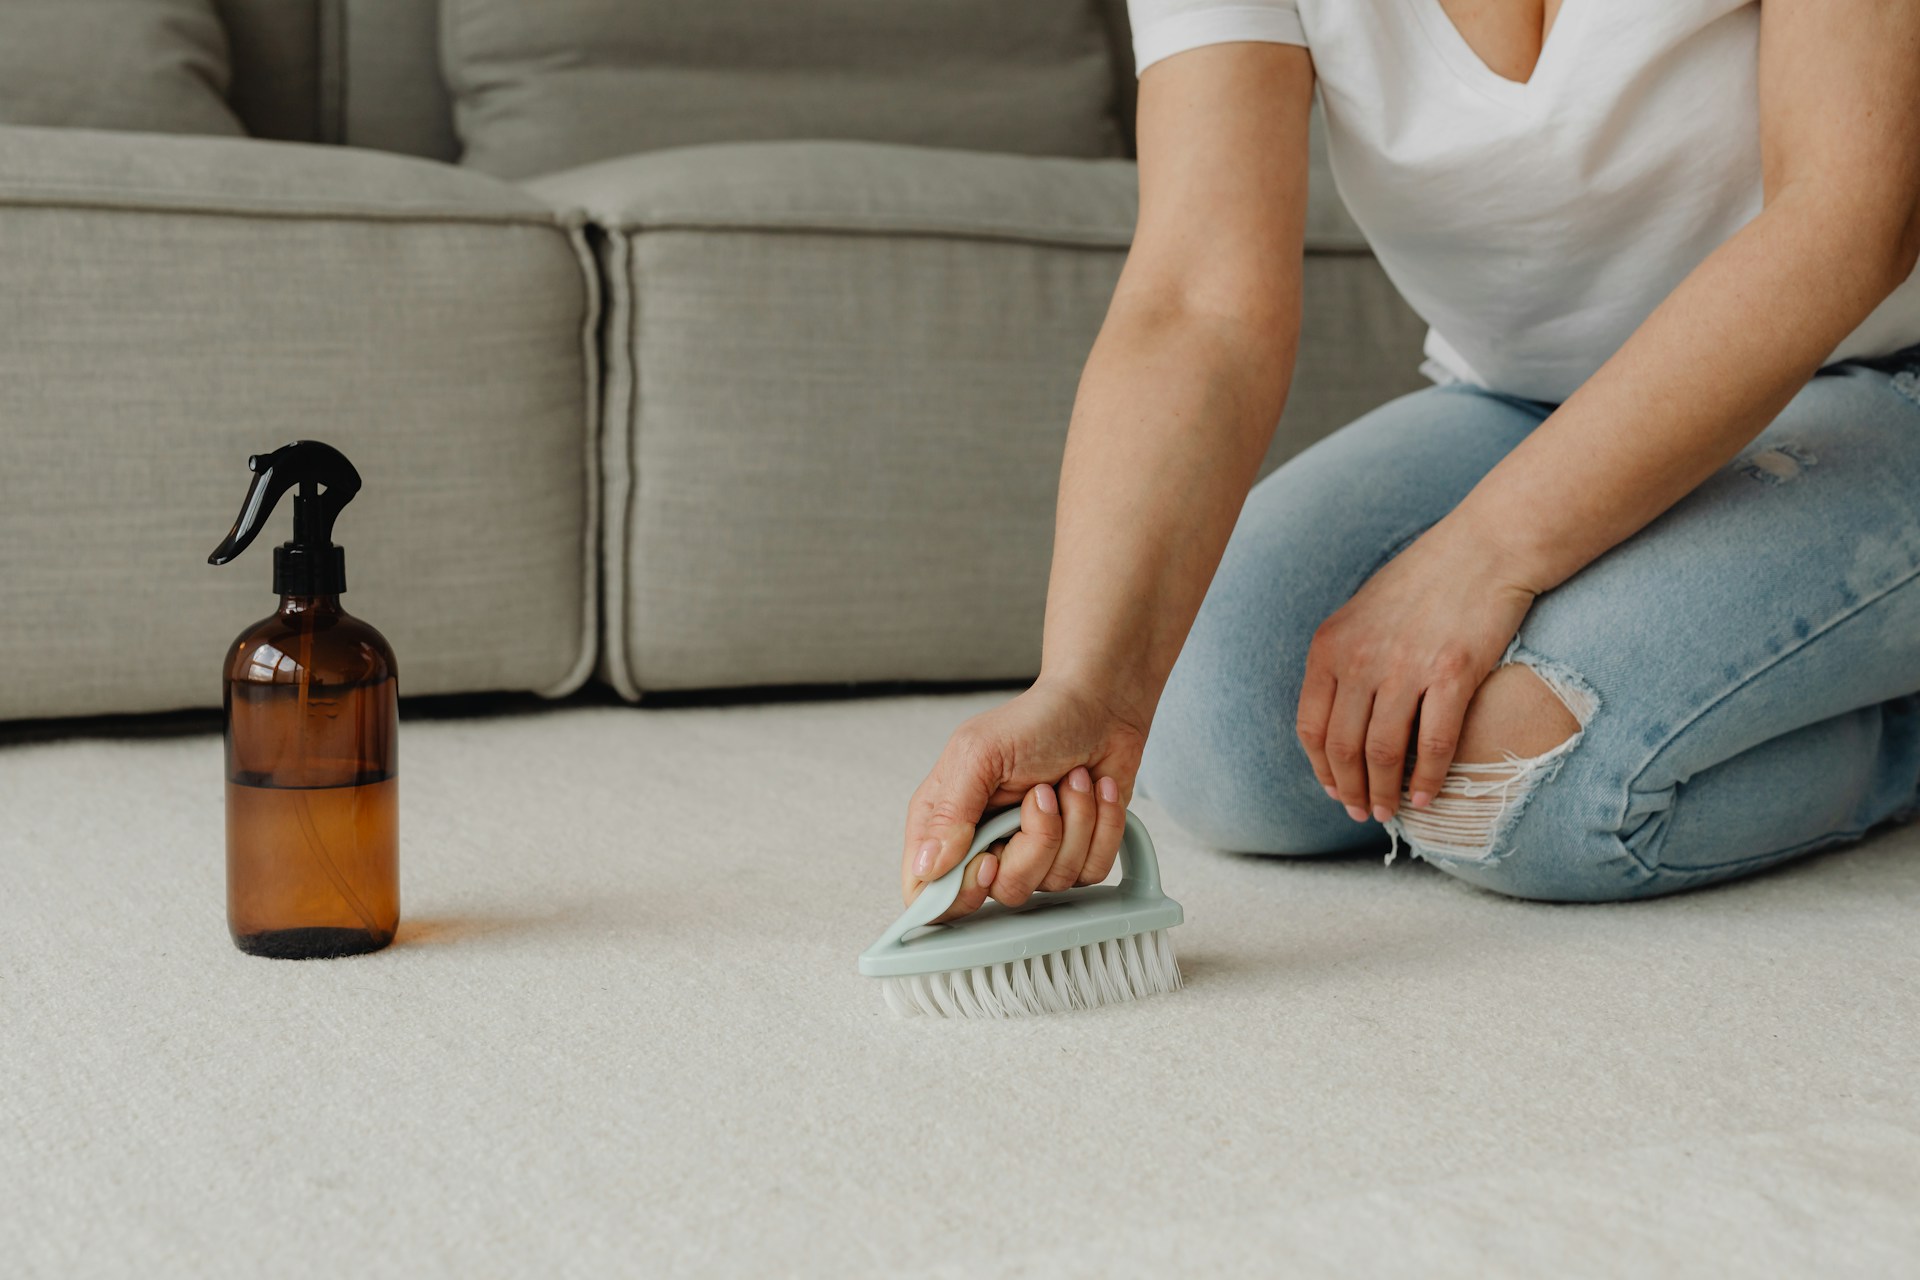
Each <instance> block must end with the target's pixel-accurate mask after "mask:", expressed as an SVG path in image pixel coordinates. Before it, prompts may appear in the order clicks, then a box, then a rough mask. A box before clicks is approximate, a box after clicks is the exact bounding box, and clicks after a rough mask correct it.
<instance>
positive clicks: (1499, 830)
mask: <svg viewBox="0 0 1920 1280" xmlns="http://www.w3.org/2000/svg"><path fill="white" fill-rule="evenodd" d="M1553 408H1554V406H1553V405H1550V404H1543V403H1540V402H1537V401H1529V400H1520V399H1515V398H1512V397H1508V396H1503V395H1499V394H1496V393H1493V392H1488V391H1484V390H1480V389H1478V388H1474V387H1468V386H1463V385H1454V386H1441V387H1431V388H1428V389H1426V390H1423V391H1418V392H1415V393H1413V394H1412V395H1409V396H1405V397H1403V398H1401V399H1399V400H1396V401H1394V402H1392V403H1391V404H1388V405H1385V406H1383V407H1382V408H1380V409H1377V410H1375V411H1374V412H1372V413H1370V414H1367V415H1366V416H1365V417H1363V418H1361V419H1359V420H1358V421H1357V422H1354V423H1352V424H1351V425H1349V426H1347V427H1345V428H1343V429H1342V430H1340V431H1338V432H1336V433H1334V434H1333V435H1332V436H1329V437H1328V438H1327V439H1325V440H1322V441H1320V442H1319V443H1317V444H1315V445H1314V446H1313V447H1312V448H1310V449H1308V450H1306V451H1305V452H1304V453H1302V454H1300V455H1299V456H1298V457H1296V458H1294V459H1293V460H1292V461H1290V462H1288V463H1287V464H1286V465H1285V466H1283V467H1281V468H1280V469H1279V470H1278V471H1276V472H1274V473H1273V474H1272V475H1271V476H1269V477H1267V479H1265V480H1264V481H1262V482H1261V483H1260V484H1259V485H1258V486H1257V487H1256V488H1255V489H1254V491H1253V493H1252V494H1251V495H1250V496H1249V498H1248V500H1247V504H1246V507H1245V509H1244V510H1243V511H1242V513H1241V516H1240V520H1239V523H1238V525H1237V526H1236V527H1235V530H1234V534H1233V538H1232V541H1231V543H1230V544H1229V546H1228V548H1227V552H1226V555H1225V557H1224V558H1223V560H1222V562H1221V565H1220V569H1219V572H1218V573H1217V575H1216V576H1215V578H1214V581H1213V584H1212V586H1211V588H1210V590H1209V591H1208V594H1207V597H1206V601H1205V603H1204V604H1203V606H1202V607H1201V610H1200V614H1199V617H1198V619H1197V620H1196V621H1195V624H1194V628H1193V631H1192V633H1191V634H1190V636H1189V637H1188V640H1187V643H1186V646H1185V648H1184V649H1183V650H1182V651H1181V654H1180V659H1179V661H1178V662H1177V663H1176V664H1175V667H1174V670H1173V674H1172V676H1171V677H1170V679H1169V680H1168V683H1167V687H1166V691H1165V693H1164V694H1163V696H1162V698H1161V702H1160V706H1159V710H1158V712H1157V714H1156V717H1155V720H1154V724H1153V730H1152V733H1151V735H1150V737H1149V739H1148V742H1147V750H1146V757H1145V760H1144V762H1143V766H1142V771H1141V776H1140V789H1141V790H1142V791H1143V792H1144V793H1145V794H1147V795H1148V796H1150V797H1151V798H1152V799H1153V800H1154V801H1155V802H1156V803H1157V804H1159V805H1160V806H1161V807H1162V808H1163V809H1165V810H1166V811H1167V813H1168V814H1169V815H1170V816H1171V817H1172V818H1174V820H1175V821H1177V822H1179V823H1180V824H1181V825H1182V826H1184V827H1186V828H1187V829H1188V830H1190V831H1191V832H1193V833H1194V834H1196V835H1198V836H1200V837H1201V838H1202V839H1204V840H1206V841H1208V842H1209V843H1211V844H1214V845H1216V846H1218V847H1221V848H1227V849H1234V850H1239V851H1244V852H1260V853H1276V854H1308V853H1325V852H1339V851H1354V850H1364V849H1375V850H1378V851H1381V852H1385V851H1387V850H1389V849H1390V848H1391V847H1394V846H1395V845H1398V846H1399V847H1401V848H1406V849H1408V850H1410V851H1411V852H1412V853H1413V854H1414V855H1415V856H1417V857H1420V858H1423V859H1425V860H1426V861H1428V862H1430V863H1432V864H1433V865H1434V866H1437V867H1439V868H1441V869H1442V870H1444V871H1446V872H1448V873H1450V874H1452V875H1454V876H1457V877H1459V878H1460V879H1462V880H1466V881H1468V882H1470V883H1473V884H1475V885H1479V886H1481V887H1483V888H1487V889H1492V890H1496V891H1498V892H1501V893H1507V894H1512V895H1515V896H1518V897H1525V898H1538V899H1549V900H1556V901H1589V902H1591V901H1611V900H1619V899H1629V898H1644V897H1652V896H1655V895H1658V894H1663V893H1671V892H1673V891H1675V890H1679V889H1687V888H1692V887H1694V886H1697V885H1703V884H1710V883H1713V882H1715V881H1719V880H1726V879H1730V878H1732V877H1734V876H1739V875H1743V874H1746V873H1748V872H1751V871H1755V870H1758V869H1760V868H1762V867H1766V866H1769V865H1772V864H1775V863H1779V862H1782V861H1785V860H1787V859H1789V858H1793V857H1796V856H1797V855H1799V854H1803V853H1807V852H1810V851H1812V850H1815V849H1821V848H1825V847H1827V846H1830V845H1835V844H1840V843H1844V842H1846V841H1849V840H1853V839H1857V838H1858V837H1859V836H1860V835H1861V834H1862V833H1864V832H1865V831H1867V829H1868V828H1870V827H1873V826H1875V825H1877V824H1880V823H1884V822H1889V821H1904V820H1906V819H1909V818H1912V817H1914V816H1915V815H1916V814H1917V813H1920V692H1916V691H1920V348H1916V349H1910V350H1909V351H1907V352H1904V353H1902V355H1901V356H1900V357H1896V358H1892V359H1889V360H1882V361H1875V362H1872V363H1871V364H1869V363H1853V362H1849V363H1845V364H1839V365H1834V366H1831V367H1829V368H1827V369H1823V370H1822V371H1821V372H1820V374H1819V375H1818V376H1816V377H1815V378H1814V379H1813V380H1812V381H1811V382H1810V383H1809V384H1808V385H1807V386H1806V387H1805V388H1804V389H1803V390H1802V391H1801V392H1800V393H1799V394H1798V395H1797V396H1796V397H1795V398H1794V399H1793V401H1792V402H1791V403H1790V404H1789V405H1788V406H1787V408H1786V409H1785V410H1783V411H1782V412H1781V414H1780V415H1779V417H1778V418H1777V419H1775V421H1774V422H1773V423H1772V425H1770V426H1769V427H1768V428H1767V430H1766V431H1765V432H1764V433H1762V434H1761V436H1760V437H1759V438H1758V439H1757V440H1755V441H1754V442H1753V443H1752V444H1751V445H1750V446H1749V447H1748V448H1747V449H1746V450H1745V451H1744V452H1743V453H1742V454H1741V455H1740V457H1739V458H1738V459H1736V460H1735V461H1734V462H1732V463H1730V464H1728V465H1727V466H1726V467H1724V468H1722V469H1721V470H1720V471H1718V472H1717V473H1715V474H1714V475H1713V476H1711V477H1709V478H1708V479H1707V480H1706V482H1705V483H1703V484H1702V485H1701V486H1700V487H1699V488H1698V489H1696V490H1695V491H1694V492H1693V493H1691V494H1689V495H1688V496H1687V497H1686V498H1684V499H1682V500H1681V501H1680V502H1679V503H1678V504H1676V505H1675V506H1674V507H1673V508H1672V509H1671V510H1670V511H1668V512H1667V513H1666V514H1665V515H1663V516H1661V517H1660V518H1659V519H1658V520H1656V521H1654V522H1653V523H1652V524H1650V525H1649V526H1647V528H1645V529H1644V530H1642V531H1641V532H1640V533H1638V534H1636V535H1635V536H1633V537H1632V538H1629V539H1628V540H1627V541H1625V542H1623V543H1621V544H1620V545H1619V546H1617V547H1615V548H1614V549H1613V550H1611V551H1609V552H1608V553H1607V554H1605V555H1603V556H1601V557H1600V558H1599V559H1598V560H1595V561H1594V562H1593V563H1592V564H1590V565H1588V566H1587V567H1586V568H1585V569H1584V570H1582V571H1581V572H1580V573H1578V574H1576V575H1575V576H1574V577H1572V578H1570V579H1569V580H1568V581H1567V582H1565V583H1563V584H1562V585H1561V586H1559V587H1557V588H1555V589H1554V590H1553V591H1551V592H1548V593H1547V594H1545V595H1543V596H1541V597H1540V598H1539V599H1538V600H1537V601H1535V602H1534V606H1533V608H1532V610H1531V612H1530V613H1529V614H1528V615H1527V618H1526V621H1525V623H1524V624H1523V625H1522V627H1521V629H1520V633H1519V635H1518V636H1517V637H1516V638H1515V640H1514V643H1513V645H1512V647H1511V648H1509V650H1508V651H1507V655H1506V660H1507V661H1513V662H1520V663H1524V664H1526V665H1528V666H1529V667H1531V668H1532V669H1533V670H1534V671H1535V672H1536V673H1538V674H1539V675H1541V677H1542V678H1543V680H1544V681H1545V682H1546V684H1547V686H1548V687H1549V688H1550V689H1551V690H1553V691H1554V692H1555V693H1556V694H1558V695H1559V696H1560V698H1561V699H1562V701H1563V702H1565V703H1566V704H1567V706H1568V709H1569V710H1570V711H1572V712H1573V714H1574V718H1575V720H1576V721H1578V722H1579V724H1580V729H1579V731H1578V732H1577V733H1576V734H1575V735H1574V736H1573V737H1572V738H1570V739H1568V740H1567V741H1566V742H1564V743H1562V744H1560V745H1559V746H1558V747H1556V748H1555V749H1554V750H1553V751H1551V752H1549V753H1547V754H1546V755H1544V756H1541V757H1538V758H1536V759H1532V760H1513V759H1510V760H1509V761H1507V762H1504V764H1502V763H1498V762H1496V763H1494V764H1492V765H1489V766H1482V767H1481V768H1479V769H1477V770H1476V769H1475V768H1474V767H1473V766H1471V765H1469V766H1465V767H1463V766H1460V765H1456V766H1455V767H1454V770H1453V772H1452V774H1451V775H1450V777H1449V779H1448V784H1447V787H1446V788H1445V789H1444V790H1443V791H1442V793H1441V795H1440V796H1439V797H1437V798H1436V799H1435V801H1434V803H1433V805H1432V806H1431V807H1430V809H1428V810H1425V811H1416V810H1412V809H1410V808H1408V807H1406V806H1405V805H1404V804H1403V806H1402V808H1401V810H1400V814H1399V815H1398V816H1397V817H1396V818H1395V819H1394V821H1393V823H1392V824H1391V825H1392V826H1393V827H1394V828H1395V830H1394V831H1393V832H1392V833H1391V834H1390V833H1389V832H1387V831H1385V830H1383V829H1382V827H1381V826H1380V824H1378V823H1376V822H1371V821H1369V822H1366V823H1356V822H1354V821H1352V820H1351V819H1350V818H1348V817H1347V815H1346V812H1345V810H1344V809H1343V808H1342V807H1341V805H1340V804H1338V803H1337V802H1335V801H1333V800H1330V799H1328V798H1327V796H1326V793H1325V792H1324V791H1322V790H1321V788H1320V784H1319V783H1318V782H1317V781H1315V779H1314V776H1313V772H1312V770H1311V768H1310V767H1309V765H1308V762H1307V757H1306V753H1305V751H1304V750H1303V749H1302V748H1301V746H1300V744H1299V742H1298V740H1297V739H1296V738H1295V736H1294V720H1295V715H1294V712H1295V707H1296V704H1297V702H1298V699H1299V692H1300V680H1301V677H1302V675H1303V673H1304V670H1305V665H1306V654H1307V645H1308V642H1309V641H1310V640H1311V639H1312V636H1313V632H1314V630H1315V628H1316V627H1318V625H1319V624H1320V622H1321V621H1322V620H1324V619H1325V618H1326V617H1327V615H1329V614H1330V613H1332V612H1333V611H1334V610H1335V609H1337V608H1338V607H1339V606H1340V605H1342V604H1343V603H1345V602H1346V600H1347V599H1348V598H1349V597H1350V596H1351V595H1352V594H1353V593H1354V592H1355V591H1357V590H1358V589H1359V587H1360V586H1361V584H1362V583H1364V582H1365V581H1366V580H1367V579H1368V578H1369V577H1371V576H1372V575H1373V573H1374V572H1375V571H1376V570H1377V569H1379V568H1380V566H1381V565H1383V564H1385V563H1386V562H1387V561H1388V560H1389V559H1391V558H1392V557H1393V556H1394V555H1395V554H1396V553H1397V552H1399V551H1400V550H1401V549H1402V548H1404V547H1406V546H1407V545H1408V544H1409V543H1411V542H1412V541H1413V540H1414V539H1415V538H1417V537H1419V536H1420V534H1421V533H1422V532H1424V531H1425V530H1426V529H1427V528H1428V527H1429V526H1430V525H1432V524H1433V523H1434V522H1435V521H1437V520H1438V519H1440V517H1442V516H1443V515H1445V514H1446V513H1447V512H1448V511H1449V510H1451V509H1452V508H1453V506H1454V505H1455V504H1456V503H1457V502H1459V501H1460V499H1461V498H1463V497H1464V496H1465V495H1466V493H1467V491H1468V490H1469V489H1471V488H1472V487H1473V486H1474V485H1475V484H1476V483H1477V482H1478V481H1479V480H1480V478H1481V477H1482V476H1484V475H1485V474H1486V473H1487V472H1488V471H1489V470H1490V469H1491V468H1492V467H1493V466H1494V464H1495V463H1497V462H1499V461H1500V459H1501V458H1502V457H1504V456H1505V455H1506V453H1507V451H1508V450H1509V449H1511V448H1513V446H1514V445H1516V444H1518V443H1519V442H1520V441H1521V440H1522V439H1523V438H1525V436H1526V435H1527V433H1528V432H1530V431H1531V430H1533V428H1534V427H1536V426H1538V425H1539V424H1540V423H1541V422H1542V421H1543V420H1544V419H1545V418H1546V416H1547V415H1548V414H1549V413H1550V412H1552V410H1553Z"/></svg>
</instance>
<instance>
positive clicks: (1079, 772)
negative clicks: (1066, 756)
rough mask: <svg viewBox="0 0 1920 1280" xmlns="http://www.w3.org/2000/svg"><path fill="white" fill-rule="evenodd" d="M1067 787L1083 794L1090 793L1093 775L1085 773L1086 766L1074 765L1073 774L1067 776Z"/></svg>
mask: <svg viewBox="0 0 1920 1280" xmlns="http://www.w3.org/2000/svg"><path fill="white" fill-rule="evenodd" d="M1067 785H1068V786H1070V787H1072V788H1073V789H1074V790H1075V791H1079V792H1083V793H1084V792H1088V791H1091V790H1093V775H1092V774H1090V773H1088V772H1087V766H1085V765H1083V764H1082V765H1075V766H1074V769H1073V772H1072V773H1070V774H1068V775H1067Z"/></svg>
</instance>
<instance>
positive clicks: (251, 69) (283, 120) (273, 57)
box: [0, 0, 334, 142]
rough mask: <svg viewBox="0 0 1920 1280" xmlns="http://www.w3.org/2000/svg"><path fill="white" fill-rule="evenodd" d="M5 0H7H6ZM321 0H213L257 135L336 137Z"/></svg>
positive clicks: (240, 103)
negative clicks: (325, 72)
mask: <svg viewBox="0 0 1920 1280" xmlns="http://www.w3.org/2000/svg"><path fill="white" fill-rule="evenodd" d="M0 2H3V0H0ZM320 4H321V0H213V7H214V8H215V9H216V10H218V11H219V14H220V21H221V23H222V25H224V26H225V27H226V29H227V47H228V49H229V50H231V51H232V54H233V83H232V84H231V85H229V86H228V88H227V101H228V102H229V103H231V104H232V105H233V110H234V113H235V114H236V115H238V116H239V117H240V123H241V124H243V125H245V126H246V127H247V132H248V133H250V134H252V135H253V136H254V137H256V138H271V139H273V140H274V141H277V142H331V141H333V140H334V139H333V138H331V137H330V136H328V134H327V132H326V128H325V123H324V115H323V112H322V110H321V107H322V102H321V71H320V68H321V58H320V35H321V30H322V24H321V14H320Z"/></svg>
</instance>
